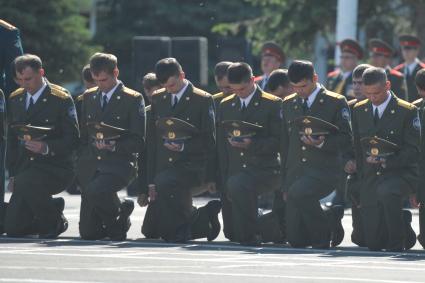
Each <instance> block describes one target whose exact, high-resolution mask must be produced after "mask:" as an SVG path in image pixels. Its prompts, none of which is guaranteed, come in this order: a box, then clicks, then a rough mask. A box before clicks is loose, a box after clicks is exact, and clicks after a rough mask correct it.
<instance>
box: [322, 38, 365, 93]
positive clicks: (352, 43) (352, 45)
mask: <svg viewBox="0 0 425 283" xmlns="http://www.w3.org/2000/svg"><path fill="white" fill-rule="evenodd" d="M338 45H339V48H340V50H341V55H340V67H339V68H338V69H336V70H335V71H333V72H330V73H329V74H328V79H327V85H326V88H327V89H328V90H330V91H333V92H336V93H338V94H341V95H343V96H345V97H346V98H347V99H352V98H353V97H354V95H353V90H352V73H353V70H354V68H355V67H356V66H357V65H358V62H359V60H362V59H363V48H362V47H361V46H360V44H359V43H358V42H357V41H356V40H354V39H344V40H343V41H341V42H340V43H339V44H338Z"/></svg>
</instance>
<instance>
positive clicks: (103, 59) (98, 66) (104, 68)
mask: <svg viewBox="0 0 425 283" xmlns="http://www.w3.org/2000/svg"><path fill="white" fill-rule="evenodd" d="M117 65H118V59H117V57H116V56H115V55H113V54H108V53H100V52H97V53H95V54H94V55H93V56H91V58H90V71H91V72H92V73H93V74H95V75H98V74H99V73H100V72H106V73H108V74H113V73H114V70H115V69H116V68H117Z"/></svg>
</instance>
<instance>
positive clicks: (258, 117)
mask: <svg viewBox="0 0 425 283" xmlns="http://www.w3.org/2000/svg"><path fill="white" fill-rule="evenodd" d="M227 79H228V80H229V84H230V87H231V89H232V90H233V92H234V94H232V95H230V96H228V97H226V98H225V99H223V100H222V101H221V103H220V106H219V111H218V118H217V120H218V123H219V128H218V131H217V139H218V141H217V143H218V151H219V167H220V173H221V174H220V176H221V177H222V179H223V183H224V184H225V190H226V193H225V197H227V198H228V199H229V200H230V202H231V207H232V217H231V219H230V220H231V221H232V223H231V225H230V226H231V227H232V228H233V231H231V232H232V233H231V239H232V240H233V241H237V242H239V243H241V244H243V245H259V244H261V242H262V236H261V234H262V231H260V229H259V225H258V206H257V198H258V196H259V195H261V194H263V193H265V192H273V191H276V190H278V189H279V188H280V184H281V174H280V162H279V152H280V137H281V124H282V100H281V99H280V98H278V97H277V96H274V95H270V94H268V93H266V92H264V91H262V89H261V88H259V87H258V86H257V85H256V84H255V82H254V77H253V75H252V70H251V67H250V66H249V65H248V64H246V63H233V64H232V65H230V66H229V68H228V70H227ZM226 220H227V219H223V221H226Z"/></svg>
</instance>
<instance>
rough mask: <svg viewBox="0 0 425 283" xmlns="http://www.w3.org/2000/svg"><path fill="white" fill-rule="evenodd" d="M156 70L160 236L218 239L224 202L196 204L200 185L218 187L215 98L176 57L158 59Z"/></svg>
mask: <svg viewBox="0 0 425 283" xmlns="http://www.w3.org/2000/svg"><path fill="white" fill-rule="evenodd" d="M155 74H156V76H157V78H158V81H159V82H160V83H161V84H162V86H163V87H164V88H163V89H160V90H158V91H156V92H155V93H154V94H153V96H152V104H151V120H150V122H149V125H148V130H149V132H148V143H147V151H148V165H147V166H148V169H147V173H148V194H149V201H150V203H151V204H150V205H152V203H156V205H158V211H159V215H158V218H157V225H158V231H159V236H160V237H161V238H162V239H164V240H166V241H170V242H182V243H184V242H187V241H188V240H190V239H196V238H205V237H206V238H207V239H208V240H213V239H215V238H216V237H217V236H218V234H219V232H220V224H219V222H218V217H217V215H218V213H219V212H220V208H221V204H220V202H219V201H216V200H215V201H210V202H209V203H208V204H207V205H206V206H204V207H201V208H199V209H195V208H194V207H193V206H192V195H194V194H197V193H199V190H198V189H199V188H201V187H202V188H206V189H208V190H210V191H213V190H215V177H216V176H215V169H214V166H212V165H211V162H214V155H215V119H214V104H213V99H212V97H211V95H210V94H208V93H206V92H205V91H203V90H200V89H198V88H196V87H194V86H193V85H192V83H191V82H189V81H188V80H187V79H186V78H185V73H184V72H183V69H182V67H181V65H180V64H179V62H177V60H176V59H175V58H165V59H162V60H160V61H158V62H157V63H156V65H155ZM160 121H162V122H163V123H160ZM160 126H161V127H160ZM167 127H168V128H167ZM179 137H181V138H182V139H180V140H176V138H179Z"/></svg>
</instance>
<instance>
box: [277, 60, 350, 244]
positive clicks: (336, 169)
mask: <svg viewBox="0 0 425 283" xmlns="http://www.w3.org/2000/svg"><path fill="white" fill-rule="evenodd" d="M288 75H289V80H290V82H291V84H292V87H293V88H294V91H295V93H294V94H292V95H290V96H287V97H286V98H285V99H284V101H283V113H284V121H283V125H284V129H283V139H282V147H283V149H284V150H285V153H284V154H283V161H284V162H283V164H282V168H283V170H284V172H283V179H284V185H283V191H284V197H285V198H286V199H287V203H286V208H287V209H286V219H287V240H288V242H289V244H290V245H291V246H293V247H307V246H313V247H314V248H329V244H330V241H332V243H331V244H332V246H337V245H339V244H340V243H341V241H342V239H343V236H344V234H343V233H344V230H343V229H342V225H341V222H340V221H341V218H342V216H343V210H342V211H340V210H338V211H333V210H332V209H331V210H329V211H328V212H326V213H325V212H324V211H323V210H322V208H321V206H320V203H319V200H320V199H322V198H323V197H325V196H327V195H329V194H330V193H331V192H332V191H333V190H334V189H335V184H338V181H339V180H340V177H341V173H340V172H341V170H342V167H343V164H342V162H341V159H342V156H345V151H348V150H349V149H350V145H351V126H350V111H349V109H348V105H347V101H346V99H345V97H344V96H342V95H339V94H336V93H333V92H330V91H328V90H326V89H325V88H324V87H323V86H321V85H320V84H318V83H317V81H318V77H317V74H316V73H315V70H314V67H313V65H312V63H311V62H309V61H294V62H293V63H292V64H291V65H290V66H289V69H288ZM305 116H310V118H307V120H305V119H304V118H305ZM301 117H303V118H301ZM311 117H314V118H315V119H312V118H311ZM297 119H300V121H303V122H305V123H307V124H308V123H309V122H312V123H317V122H313V121H315V120H318V119H320V120H323V121H324V122H326V125H328V126H329V127H330V128H334V130H332V131H330V130H329V129H324V130H321V129H320V127H322V126H320V127H318V128H317V129H315V127H314V124H313V125H312V126H311V127H305V129H304V130H302V129H299V128H298V127H297V126H296V125H295V124H294V123H295V122H294V121H296V120H297ZM320 124H322V125H323V123H322V122H321V123H320ZM320 124H319V125H320ZM330 125H333V126H330ZM336 129H337V130H336ZM316 132H322V133H321V134H319V135H315V134H314V133H316ZM324 160H326V162H323V161H324ZM328 218H329V219H328ZM328 223H331V225H329V224H328Z"/></svg>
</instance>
